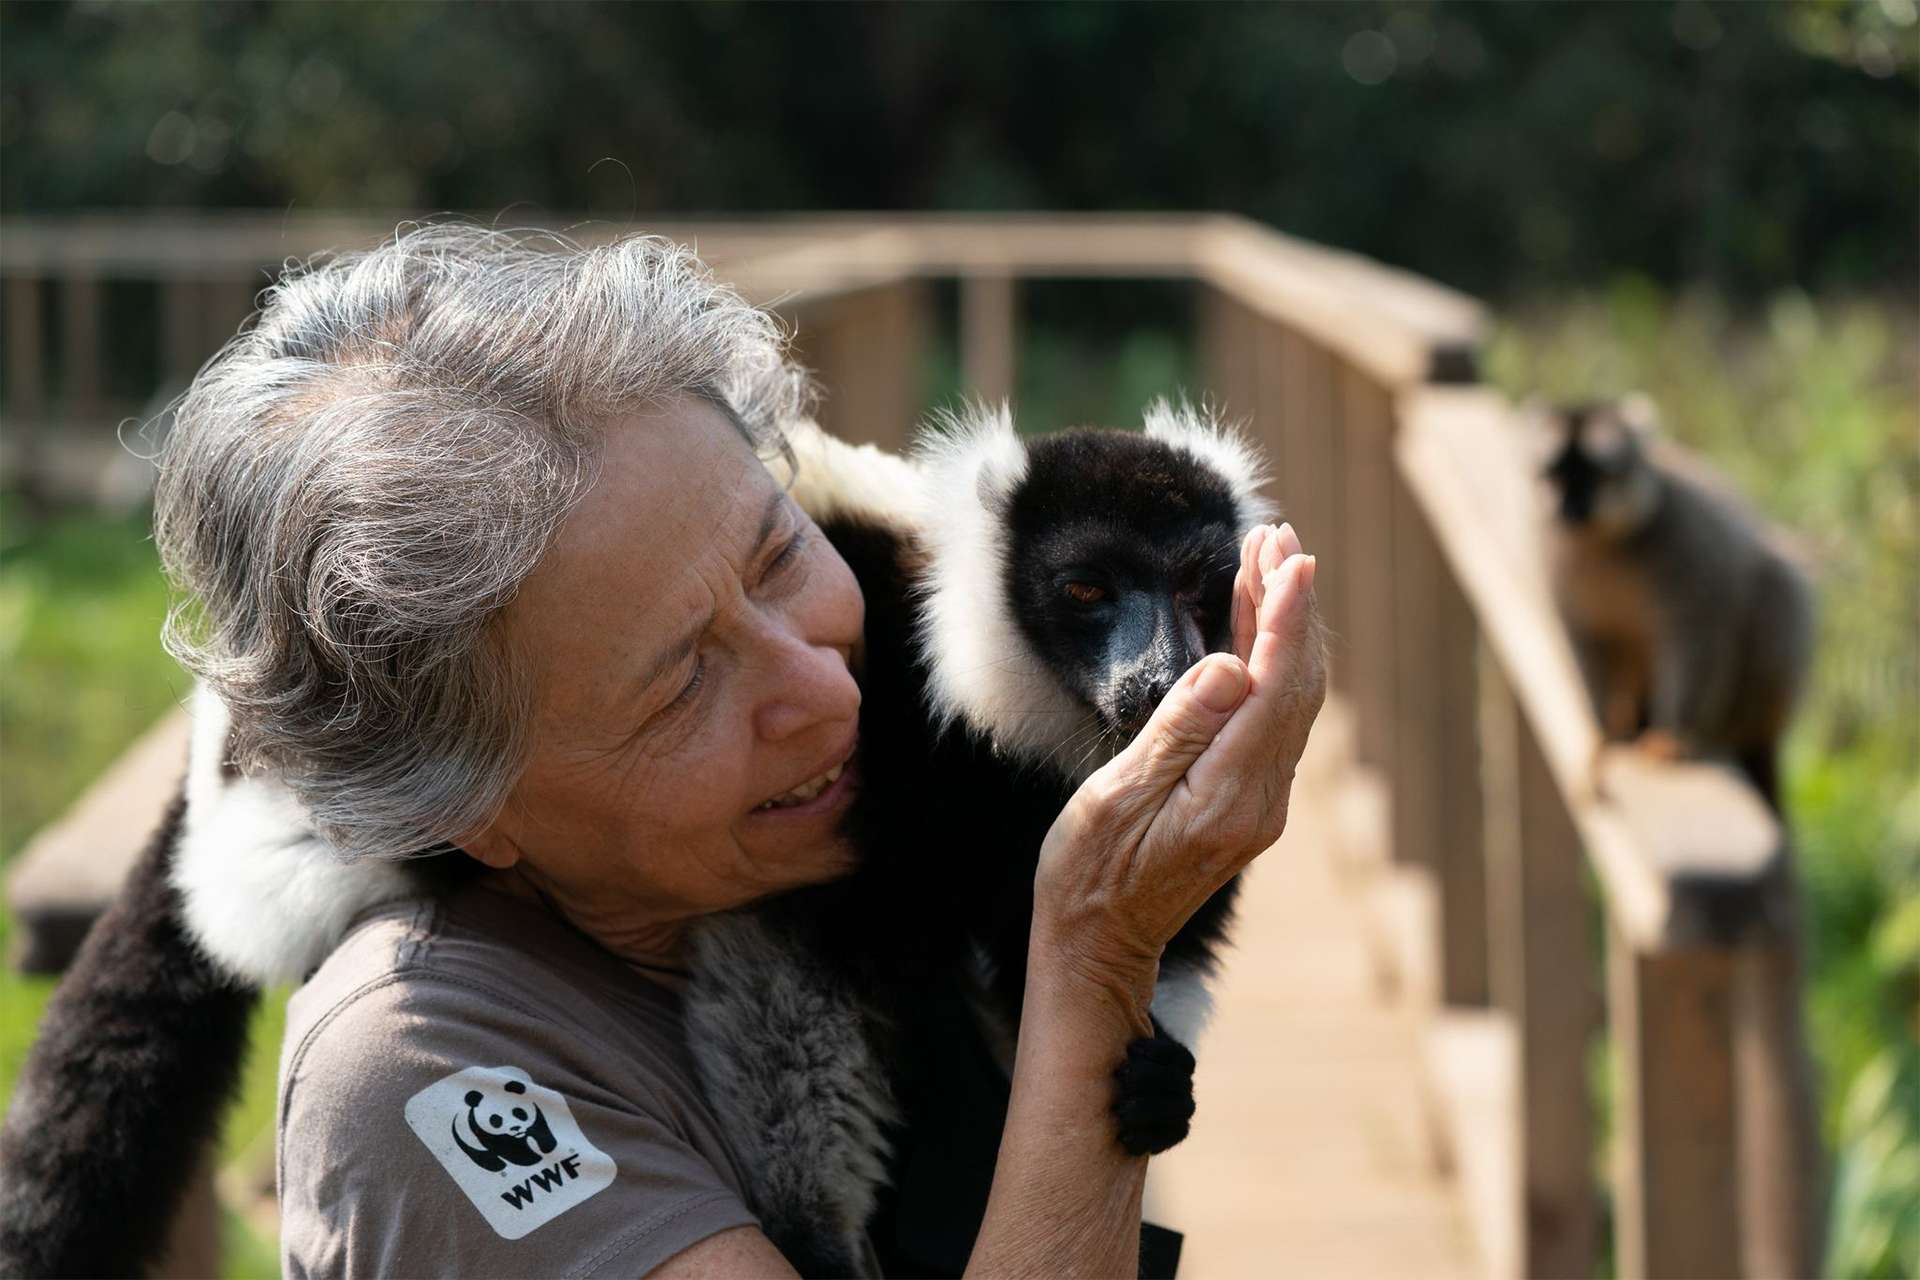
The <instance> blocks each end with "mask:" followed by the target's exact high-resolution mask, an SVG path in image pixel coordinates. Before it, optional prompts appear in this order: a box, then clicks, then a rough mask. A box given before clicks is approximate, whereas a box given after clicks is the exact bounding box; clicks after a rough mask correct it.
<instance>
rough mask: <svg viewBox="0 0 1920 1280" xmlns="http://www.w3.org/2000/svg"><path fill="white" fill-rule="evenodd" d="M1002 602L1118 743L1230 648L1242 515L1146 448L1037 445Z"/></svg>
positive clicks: (1157, 448)
mask: <svg viewBox="0 0 1920 1280" xmlns="http://www.w3.org/2000/svg"><path fill="white" fill-rule="evenodd" d="M1008 529H1009V533H1010V545H1009V553H1010V554H1009V556H1008V566H1007V568H1008V572H1007V592H1008V599H1009V603H1010V604H1011V606H1012V610H1013V616H1014V618H1015V620H1016V622H1017V623H1018V625H1019V627H1020V629H1021V630H1022V632H1024V634H1025V635H1026V638H1027V640H1028V642H1029V643H1031V644H1032V645H1033V646H1034V648H1035V650H1036V651H1037V652H1038V653H1039V655H1040V656H1041V658H1042V659H1043V660H1045V661H1046V662H1047V664H1048V665H1049V666H1050V667H1051V669H1052V670H1053V671H1054V672H1055V673H1056V674H1058V675H1059V676H1060V677H1061V679H1062V680H1063V681H1064V682H1065V683H1066V685H1067V687H1068V688H1069V689H1071V690H1072V691H1073V692H1074V694H1076V695H1077V696H1078V697H1079V698H1081V699H1082V700H1083V701H1085V702H1086V704H1087V705H1088V706H1090V707H1092V708H1093V709H1094V710H1095V712H1096V713H1097V714H1098V716H1099V718H1100V721H1101V724H1102V726H1103V727H1104V728H1105V729H1106V731H1107V732H1108V733H1109V734H1111V735H1113V736H1115V737H1116V738H1122V739H1130V738H1132V737H1133V735H1134V734H1136V733H1138V732H1139V730H1140V728H1141V726H1143V725H1144V724H1146V722H1147V718H1148V717H1149V716H1150V715H1152V714H1153V709H1154V708H1155V707H1156V706H1158V705H1159V703H1160V699H1161V698H1162V697H1164V696H1165V695H1166V692H1167V690H1168V689H1170V688H1172V687H1173V683H1174V681H1176V680H1178V679H1179V678H1180V676H1181V675H1182V674H1183V673H1185V671H1186V670H1187V668H1188V667H1190V666H1192V665H1193V664H1194V663H1195V662H1197V661H1199V659H1200V658H1201V657H1202V656H1203V655H1205V654H1207V653H1210V652H1212V651H1214V650H1219V649H1225V648H1227V647H1228V646H1229V645H1230V643H1231V641H1232V632H1231V614H1230V608H1231V603H1232V597H1233V579H1234V573H1235V570H1236V569H1237V568H1238V566H1239V557H1240V534H1241V530H1240V528H1239V514H1238V512H1237V510H1236V508H1235V506H1234V502H1233V495H1232V493H1231V492H1230V491H1229V490H1228V488H1227V486H1226V483H1225V482H1224V481H1223V480H1222V479H1221V478H1220V477H1219V476H1218V475H1217V474H1216V473H1215V472H1213V471H1211V470H1209V469H1208V468H1206V467H1203V466H1201V465H1200V464H1199V463H1197V462H1196V461H1195V460H1194V459H1193V458H1192V457H1191V456H1190V455H1188V454H1187V453H1185V452H1183V451H1180V450H1176V449H1173V448H1171V447H1169V446H1167V445H1165V444H1163V443H1161V442H1160V441H1157V440H1152V439H1149V438H1148V437H1146V436H1140V435H1133V434H1130V433H1126V432H1118V431H1085V430H1083V431H1067V432H1061V433H1059V434H1057V435H1051V436H1045V437H1042V438H1040V439H1038V440H1035V441H1033V442H1031V443H1030V445H1029V464H1028V469H1027V475H1026V478H1025V479H1024V480H1023V481H1022V482H1021V484H1020V486H1019V487H1018V488H1017V489H1016V490H1015V491H1014V493H1013V495H1012V498H1011V502H1010V510H1009V512H1008Z"/></svg>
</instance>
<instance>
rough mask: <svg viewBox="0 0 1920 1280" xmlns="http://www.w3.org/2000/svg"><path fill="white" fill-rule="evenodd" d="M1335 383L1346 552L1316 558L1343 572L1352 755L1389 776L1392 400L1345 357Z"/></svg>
mask: <svg viewBox="0 0 1920 1280" xmlns="http://www.w3.org/2000/svg"><path fill="white" fill-rule="evenodd" d="M1337 391H1338V395H1339V401H1340V460H1341V472H1342V476H1341V485H1340V489H1341V514H1342V519H1341V536H1340V543H1341V548H1342V550H1343V551H1344V553H1345V556H1346V559H1345V561H1344V562H1332V561H1326V560H1323V563H1325V564H1326V566H1327V568H1328V570H1330V575H1329V576H1332V575H1335V574H1337V575H1340V576H1343V577H1345V579H1346V592H1347V606H1346V612H1347V617H1346V631H1345V634H1344V636H1340V635H1336V636H1335V637H1334V643H1333V653H1334V659H1335V662H1336V664H1338V663H1339V662H1340V661H1342V660H1344V661H1346V662H1349V663H1351V664H1352V668H1353V669H1352V671H1351V673H1350V674H1349V675H1348V677H1347V679H1348V680H1349V681H1350V685H1349V686H1348V687H1350V688H1351V689H1352V696H1353V702H1354V707H1355V709H1356V710H1357V712H1358V714H1359V729H1360V734H1359V757H1360V759H1361V760H1362V761H1363V762H1365V763H1367V764H1370V765H1374V766H1376V767H1377V768H1379V769H1381V770H1382V771H1383V772H1385V773H1386V774H1387V776H1388V777H1393V776H1394V755H1393V752H1394V729H1395V725H1394V695H1395V689H1394V621H1393V574H1394V566H1393V490H1394V479H1393V467H1394V461H1393V429H1394V426H1393V400H1392V398H1391V397H1390V396H1389V394H1388V393H1387V391H1386V389H1385V388H1383V387H1381V386H1379V385H1377V384H1376V383H1374V382H1373V381H1372V380H1371V379H1370V378H1369V377H1368V376H1367V375H1366V374H1365V373H1363V372H1362V371H1360V370H1359V369H1356V368H1354V367H1352V366H1351V365H1348V366H1344V367H1342V369H1341V371H1340V377H1339V382H1338V384H1337ZM1394 856H1395V858H1396V859H1398V858H1399V857H1401V853H1400V851H1398V850H1396V851H1395V854H1394Z"/></svg>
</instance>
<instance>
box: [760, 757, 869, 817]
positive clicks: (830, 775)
mask: <svg viewBox="0 0 1920 1280" xmlns="http://www.w3.org/2000/svg"><path fill="white" fill-rule="evenodd" d="M846 770H847V766H846V765H844V764H837V765H835V766H833V768H831V769H829V770H827V771H826V772H825V773H823V774H821V775H820V776H819V777H817V778H813V779H810V780H808V781H806V782H803V783H801V784H800V785H799V786H797V787H795V788H794V789H793V790H791V791H789V792H787V794H785V795H783V796H775V797H774V798H773V799H771V800H769V801H767V802H766V803H765V804H763V805H760V806H759V807H758V808H756V809H755V810H754V812H755V813H763V812H765V811H766V810H768V809H797V808H799V807H800V806H801V805H803V804H805V803H806V802H807V801H809V800H812V799H814V798H815V797H816V796H818V795H819V794H820V793H821V792H822V791H825V790H826V789H827V788H828V787H830V786H832V785H833V784H834V783H836V782H838V781H840V775H841V774H843V773H845V772H846Z"/></svg>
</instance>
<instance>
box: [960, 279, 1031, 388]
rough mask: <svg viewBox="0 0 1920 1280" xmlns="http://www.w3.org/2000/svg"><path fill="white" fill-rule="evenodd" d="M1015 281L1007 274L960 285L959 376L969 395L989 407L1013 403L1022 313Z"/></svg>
mask: <svg viewBox="0 0 1920 1280" xmlns="http://www.w3.org/2000/svg"><path fill="white" fill-rule="evenodd" d="M1016 303H1017V291H1016V287H1015V284H1014V278H1013V277H1012V276H1011V275H1007V274H1005V273H1001V272H996V273H991V274H980V275H971V276H967V277H965V278H963V279H962V280H961V281H960V374H961V378H962V379H963V380H964V381H965V383H966V392H967V394H968V395H972V396H978V397H979V398H980V399H982V400H984V401H986V402H987V403H989V404H995V403H998V402H999V401H1002V400H1007V401H1011V400H1012V399H1013V389H1014V386H1015V385H1016V381H1015V379H1016V371H1015V365H1014V353H1015V351H1017V350H1018V349H1019V328H1018V325H1019V309H1018V307H1017V305H1016Z"/></svg>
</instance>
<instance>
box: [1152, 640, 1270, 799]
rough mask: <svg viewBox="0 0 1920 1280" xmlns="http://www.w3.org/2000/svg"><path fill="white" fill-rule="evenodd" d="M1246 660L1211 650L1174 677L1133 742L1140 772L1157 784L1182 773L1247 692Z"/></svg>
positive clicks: (1205, 747) (1211, 739) (1169, 783)
mask: <svg viewBox="0 0 1920 1280" xmlns="http://www.w3.org/2000/svg"><path fill="white" fill-rule="evenodd" d="M1247 687H1248V677H1247V667H1246V664H1245V663H1243V662H1241V661H1240V659H1238V658H1236V657H1234V656H1233V655H1232V654H1230V653H1211V654H1208V655H1207V656H1206V657H1204V658H1202V659H1201V660H1200V661H1199V662H1196V663H1195V664H1194V665H1193V668H1192V669H1191V670H1190V671H1188V672H1187V674H1186V675H1184V676H1182V677H1180V680H1179V681H1178V683H1176V684H1175V685H1174V686H1173V688H1172V689H1171V690H1169V691H1168V693H1167V696H1166V697H1165V698H1163V699H1161V701H1160V705H1159V707H1158V708H1157V709H1155V711H1154V713H1153V718H1152V719H1151V720H1148V721H1147V727H1146V728H1145V729H1142V730H1141V731H1140V737H1139V739H1138V740H1137V741H1136V743H1135V745H1136V746H1137V747H1139V748H1141V749H1142V750H1143V752H1144V755H1145V759H1144V761H1143V763H1142V766H1141V768H1142V771H1143V772H1144V773H1145V774H1146V775H1147V776H1148V778H1150V779H1152V780H1154V781H1155V782H1158V783H1160V784H1161V785H1163V786H1172V785H1173V783H1174V782H1175V781H1177V780H1178V779H1180V778H1182V777H1184V776H1185V775H1186V772H1187V770H1188V769H1189V768H1190V767H1192V765H1193V762H1194V761H1195V760H1198V759H1199V758H1200V755H1201V753H1202V752H1204V751H1205V750H1206V749H1207V748H1208V747H1209V746H1211V745H1212V743H1213V740H1214V737H1215V736H1216V735H1217V734H1219V732H1220V730H1221V729H1223V728H1225V727H1226V723H1227V721H1229V720H1231V719H1233V713H1234V711H1235V710H1236V709H1237V708H1238V707H1239V706H1240V703H1241V702H1242V701H1243V700H1244V699H1245V698H1246V696H1247Z"/></svg>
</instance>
